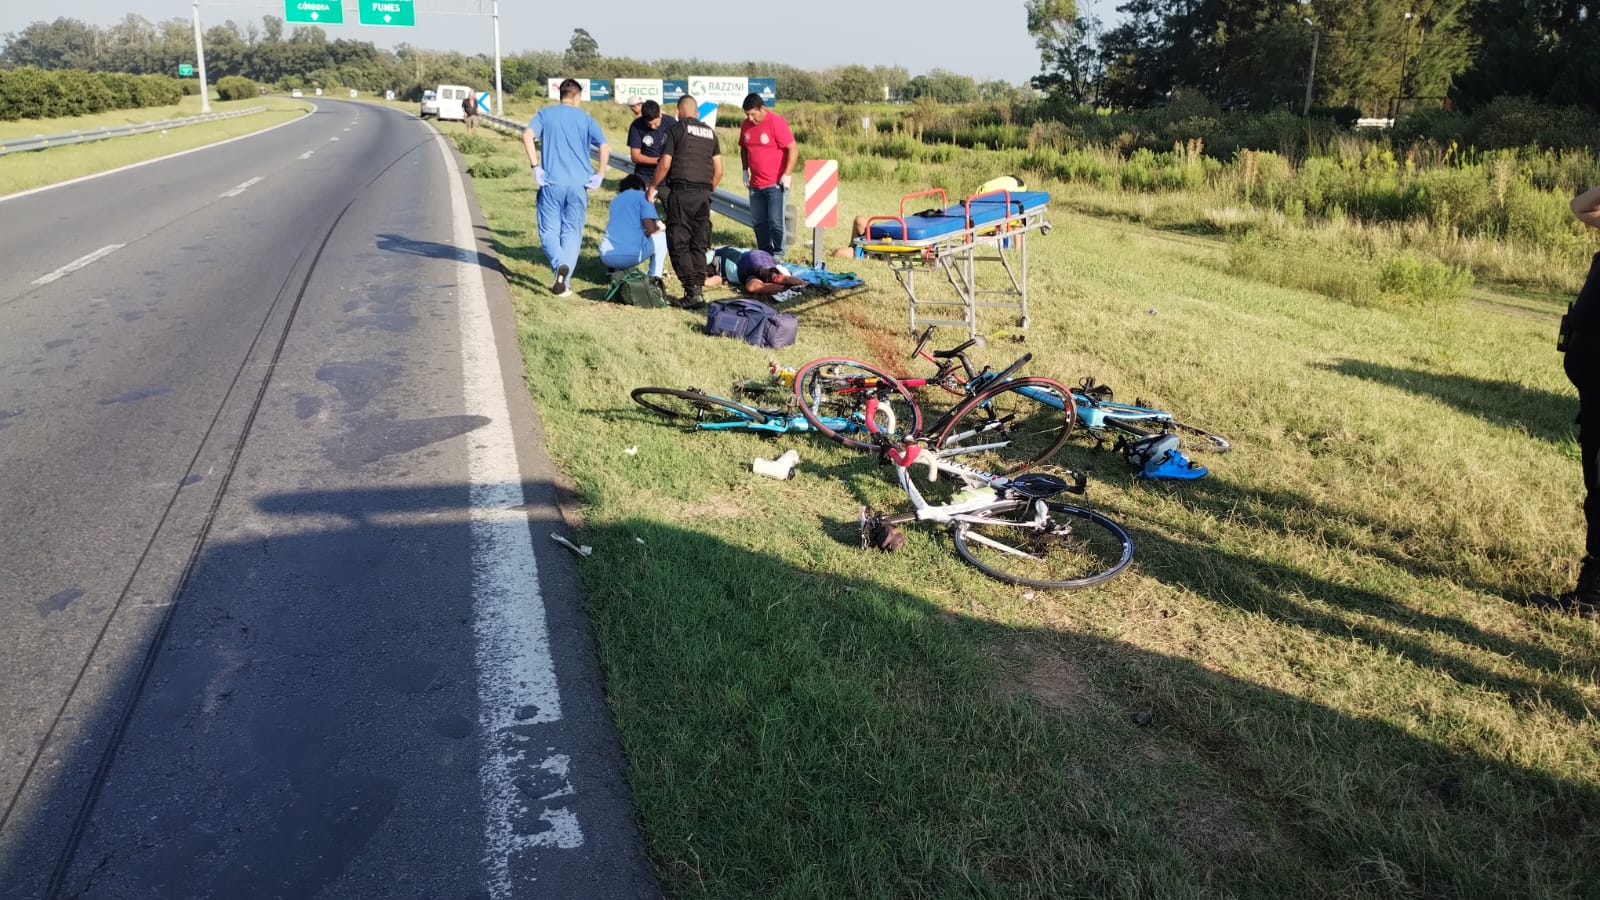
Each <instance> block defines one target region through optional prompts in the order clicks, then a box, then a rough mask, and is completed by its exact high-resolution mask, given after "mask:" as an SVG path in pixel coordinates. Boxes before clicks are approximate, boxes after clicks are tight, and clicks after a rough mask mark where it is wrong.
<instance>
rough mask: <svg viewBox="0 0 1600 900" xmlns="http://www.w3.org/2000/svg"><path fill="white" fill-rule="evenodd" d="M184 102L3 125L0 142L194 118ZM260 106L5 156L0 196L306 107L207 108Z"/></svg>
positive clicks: (233, 133) (284, 103)
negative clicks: (162, 129) (215, 118)
mask: <svg viewBox="0 0 1600 900" xmlns="http://www.w3.org/2000/svg"><path fill="white" fill-rule="evenodd" d="M184 101H185V103H186V104H190V102H191V101H192V106H193V107H194V108H193V109H188V108H187V107H185V108H183V109H181V110H180V109H179V108H176V107H162V108H160V109H159V110H148V109H145V110H125V111H123V112H121V113H106V114H104V115H98V116H83V117H80V118H76V119H48V120H33V122H32V123H31V124H30V123H28V122H22V123H17V122H12V123H4V124H3V126H0V140H5V139H8V138H16V137H30V136H32V135H35V134H64V133H66V132H68V131H72V130H74V129H76V130H82V131H87V130H92V129H95V128H105V127H107V126H110V125H120V124H127V123H130V122H132V123H137V122H150V121H158V120H161V119H169V118H174V117H175V116H188V115H198V114H199V112H200V98H198V97H185V98H184ZM263 105H265V106H267V107H268V109H267V111H266V112H260V113H255V114H253V115H249V116H241V117H240V118H237V119H225V120H223V121H220V122H206V123H204V124H201V125H189V126H185V127H183V128H174V129H172V130H170V131H167V132H165V133H161V132H153V133H149V134H137V135H130V136H128V137H119V138H113V139H111V140H106V141H96V142H94V143H88V144H72V145H66V146H61V147H51V148H48V149H45V150H35V151H30V152H26V153H9V154H6V155H5V156H4V157H0V196H4V195H6V194H10V193H14V192H16V191H24V190H28V189H29V188H35V187H40V186H42V185H47V184H55V183H57V182H60V181H66V180H68V179H71V178H77V177H80V176H83V175H92V174H94V173H96V172H104V171H106V170H107V169H114V168H117V167H118V166H126V165H129V164H132V163H136V162H142V161H144V160H147V159H154V158H156V157H158V156H165V155H167V154H169V153H177V152H178V151H180V150H189V149H192V148H194V147H203V146H205V145H207V144H213V143H216V142H217V141H221V140H226V139H228V138H231V137H238V136H239V135H243V134H250V133H252V132H255V131H260V130H261V129H263V128H268V127H271V126H273V125H277V124H279V123H282V122H286V121H288V120H290V119H295V118H298V117H300V116H302V115H304V114H305V113H306V112H307V111H308V110H309V109H310V106H309V105H308V104H306V103H304V102H302V101H299V100H290V99H288V98H283V97H261V98H259V99H253V100H235V101H230V102H220V101H216V102H213V103H212V104H211V109H212V111H214V112H224V111H226V110H228V109H246V108H249V107H252V106H263ZM18 125H26V126H30V127H29V128H28V129H26V130H23V131H21V132H20V133H11V132H13V131H16V127H15V126H18Z"/></svg>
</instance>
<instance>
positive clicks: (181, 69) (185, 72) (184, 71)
mask: <svg viewBox="0 0 1600 900" xmlns="http://www.w3.org/2000/svg"><path fill="white" fill-rule="evenodd" d="M178 77H179V78H193V77H194V66H191V65H189V64H188V63H178Z"/></svg>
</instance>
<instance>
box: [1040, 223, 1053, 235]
mask: <svg viewBox="0 0 1600 900" xmlns="http://www.w3.org/2000/svg"><path fill="white" fill-rule="evenodd" d="M1039 233H1040V234H1049V233H1050V226H1049V225H1040V226H1039Z"/></svg>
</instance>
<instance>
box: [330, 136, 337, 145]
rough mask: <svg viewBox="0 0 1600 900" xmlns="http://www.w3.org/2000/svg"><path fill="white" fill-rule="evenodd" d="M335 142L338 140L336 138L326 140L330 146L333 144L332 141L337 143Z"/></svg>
mask: <svg viewBox="0 0 1600 900" xmlns="http://www.w3.org/2000/svg"><path fill="white" fill-rule="evenodd" d="M337 140H338V138H336V137H331V138H328V143H330V144H331V143H333V142H334V141H337Z"/></svg>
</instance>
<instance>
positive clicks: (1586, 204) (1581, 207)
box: [1572, 184, 1600, 228]
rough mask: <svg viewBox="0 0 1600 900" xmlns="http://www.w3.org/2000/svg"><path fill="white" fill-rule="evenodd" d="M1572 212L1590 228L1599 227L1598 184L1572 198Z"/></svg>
mask: <svg viewBox="0 0 1600 900" xmlns="http://www.w3.org/2000/svg"><path fill="white" fill-rule="evenodd" d="M1572 214H1573V215H1575V216H1577V217H1578V221H1579V222H1582V223H1583V224H1585V225H1587V226H1589V227H1590V228H1600V184H1597V185H1595V186H1594V187H1592V188H1589V189H1588V190H1587V191H1584V192H1583V193H1581V194H1579V195H1578V196H1576V197H1573V198H1572Z"/></svg>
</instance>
